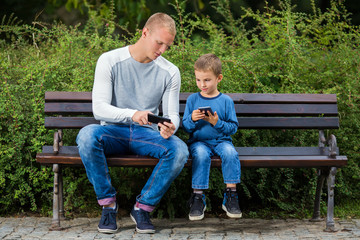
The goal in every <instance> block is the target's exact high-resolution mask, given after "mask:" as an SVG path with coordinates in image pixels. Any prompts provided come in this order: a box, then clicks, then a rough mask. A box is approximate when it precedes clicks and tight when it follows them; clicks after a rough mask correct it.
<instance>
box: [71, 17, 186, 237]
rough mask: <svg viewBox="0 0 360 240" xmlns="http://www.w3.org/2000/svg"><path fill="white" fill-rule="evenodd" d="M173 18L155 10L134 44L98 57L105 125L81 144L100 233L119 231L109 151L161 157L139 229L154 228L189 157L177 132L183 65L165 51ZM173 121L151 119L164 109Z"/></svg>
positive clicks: (97, 99)
mask: <svg viewBox="0 0 360 240" xmlns="http://www.w3.org/2000/svg"><path fill="white" fill-rule="evenodd" d="M175 34H176V27H175V22H174V20H173V19H172V18H171V17H170V16H168V15H166V14H164V13H156V14H154V15H152V16H151V17H150V18H149V19H148V21H147V22H146V24H145V26H144V28H143V30H142V35H141V38H140V39H139V40H138V41H137V42H136V43H135V44H134V45H130V46H126V47H123V48H119V49H115V50H112V51H109V52H107V53H104V54H102V55H101V56H100V58H99V59H98V62H97V65H96V70H95V80H94V86H93V92H92V99H93V106H92V107H93V113H94V116H95V118H96V119H98V120H101V124H100V125H97V124H92V125H88V126H86V127H84V128H83V129H81V130H80V132H79V134H78V137H77V144H78V148H79V153H80V156H81V159H82V162H83V164H84V166H85V169H86V173H87V176H88V178H89V181H90V182H91V183H92V185H93V186H94V189H95V193H96V196H97V199H98V203H99V204H100V205H101V206H103V210H102V215H101V219H100V223H99V225H98V230H99V232H103V233H115V232H116V231H117V230H118V227H117V224H116V213H117V209H118V206H117V203H116V197H115V196H116V191H115V188H114V187H113V186H112V185H111V179H110V175H109V169H108V166H107V162H106V155H110V154H125V153H128V152H132V153H134V154H138V155H146V156H151V157H155V158H158V159H159V162H158V164H157V165H156V166H155V168H154V170H153V172H152V174H151V176H150V178H149V179H148V181H147V183H146V184H145V186H144V188H143V189H142V191H141V193H140V194H139V195H138V196H137V198H136V204H135V206H134V208H133V209H132V210H131V214H130V217H131V219H132V220H133V221H134V222H135V223H136V231H137V232H139V233H154V232H155V229H154V226H153V225H152V223H151V221H150V217H149V213H150V212H151V211H152V210H154V208H155V206H156V205H157V204H158V203H159V202H160V199H161V198H162V196H163V195H164V194H165V192H166V191H167V189H168V188H169V186H170V184H171V183H172V181H173V180H174V179H175V178H176V177H177V176H178V175H179V173H180V172H181V170H182V168H183V167H184V164H185V163H186V161H187V158H188V155H189V152H188V148H187V146H186V144H185V143H184V142H183V141H182V140H180V139H179V138H178V137H177V136H175V135H174V133H175V132H176V130H177V129H178V127H179V123H180V118H179V92H180V83H181V80H180V72H179V69H178V68H177V67H176V66H175V65H174V64H172V63H170V62H169V61H167V60H166V59H165V58H163V57H162V56H161V54H163V53H164V52H165V51H166V50H167V49H168V48H169V46H170V45H171V44H172V43H173V41H174V38H175ZM160 102H162V110H163V115H164V116H165V117H167V118H170V119H171V123H167V122H164V123H163V124H161V123H159V124H158V125H156V124H151V123H149V122H148V114H156V115H158V113H159V105H160Z"/></svg>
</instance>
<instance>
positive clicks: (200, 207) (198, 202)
mask: <svg viewBox="0 0 360 240" xmlns="http://www.w3.org/2000/svg"><path fill="white" fill-rule="evenodd" d="M188 205H189V207H190V212H189V219H190V220H191V221H197V220H201V219H203V218H204V212H205V209H206V202H205V194H197V193H192V194H191V197H190V199H189V201H188Z"/></svg>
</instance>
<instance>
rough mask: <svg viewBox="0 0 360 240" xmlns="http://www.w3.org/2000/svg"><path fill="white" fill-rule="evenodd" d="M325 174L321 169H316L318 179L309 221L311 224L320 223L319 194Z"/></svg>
mask: <svg viewBox="0 0 360 240" xmlns="http://www.w3.org/2000/svg"><path fill="white" fill-rule="evenodd" d="M326 175H327V174H326V172H325V171H324V170H322V169H318V179H317V186H316V193H315V201H314V212H313V217H312V219H310V221H311V222H320V221H323V219H322V218H321V217H320V201H321V192H322V188H323V186H324V181H325V176H326Z"/></svg>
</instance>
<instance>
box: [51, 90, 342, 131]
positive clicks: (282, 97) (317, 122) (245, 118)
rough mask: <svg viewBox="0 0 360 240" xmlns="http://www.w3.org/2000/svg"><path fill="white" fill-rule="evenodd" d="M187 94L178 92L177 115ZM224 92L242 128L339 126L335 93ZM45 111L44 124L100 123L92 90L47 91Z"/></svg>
mask: <svg viewBox="0 0 360 240" xmlns="http://www.w3.org/2000/svg"><path fill="white" fill-rule="evenodd" d="M190 94H192V93H181V94H180V115H182V114H183V113H184V111H185V105H186V99H187V97H188V96H189V95H190ZM226 94H227V95H229V96H230V97H231V98H232V99H233V100H234V103H235V110H236V114H237V117H238V121H239V128H241V129H336V128H339V118H338V109H337V100H336V95H335V94H258V93H251V94H249V93H226ZM160 112H161V109H160ZM45 115H46V117H45V127H46V128H59V129H66V128H82V127H84V126H86V125H88V124H91V123H99V121H97V120H95V119H94V117H93V114H92V107H91V92H46V93H45ZM160 115H161V114H160Z"/></svg>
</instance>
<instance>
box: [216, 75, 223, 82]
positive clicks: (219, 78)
mask: <svg viewBox="0 0 360 240" xmlns="http://www.w3.org/2000/svg"><path fill="white" fill-rule="evenodd" d="M222 79H223V75H222V74H219V76H218V77H217V81H218V83H219V82H221V80H222Z"/></svg>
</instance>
